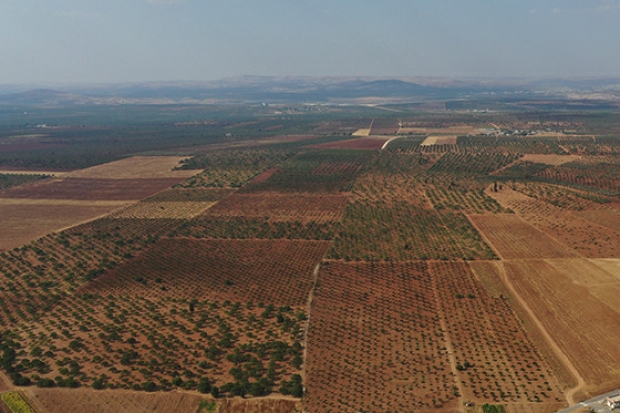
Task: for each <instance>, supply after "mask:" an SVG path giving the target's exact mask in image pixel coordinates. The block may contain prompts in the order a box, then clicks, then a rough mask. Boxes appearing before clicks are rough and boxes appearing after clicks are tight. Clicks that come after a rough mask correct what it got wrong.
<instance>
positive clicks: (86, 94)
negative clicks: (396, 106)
mask: <svg viewBox="0 0 620 413" xmlns="http://www.w3.org/2000/svg"><path fill="white" fill-rule="evenodd" d="M420 80H421V82H420V83H418V82H413V81H409V80H405V79H402V78H400V79H399V78H346V77H343V78H338V77H325V78H313V77H269V76H241V77H235V78H228V79H222V80H219V81H210V82H192V81H178V82H142V83H127V84H109V85H101V84H99V85H97V84H95V85H82V86H75V85H74V86H62V87H58V88H53V89H52V88H40V87H37V88H35V89H33V90H27V91H21V92H15V90H16V89H17V87H15V86H10V85H4V87H3V88H1V89H0V91H2V90H8V91H10V93H4V94H1V93H0V105H18V106H20V105H23V106H28V105H33V106H67V105H69V106H70V105H97V104H201V103H291V102H298V103H299V102H303V103H360V102H364V103H368V102H369V101H376V102H384V101H387V102H416V101H427V100H437V99H461V98H471V97H475V96H490V95H518V96H519V97H521V98H522V97H524V96H526V95H532V96H539V97H540V96H544V97H545V98H553V97H554V96H555V97H559V98H565V97H567V96H568V97H570V96H571V93H572V94H573V95H574V94H575V93H581V94H582V96H583V94H584V93H586V94H587V93H602V92H604V93H606V96H611V97H612V98H614V99H615V98H617V97H620V96H616V95H620V79H591V80H587V79H586V80H561V79H559V80H558V79H547V80H528V81H522V82H521V83H519V82H518V81H517V80H514V79H510V80H506V81H504V82H501V81H498V80H495V81H493V80H490V81H489V80H469V81H468V80H456V79H449V78H446V79H439V78H429V79H420Z"/></svg>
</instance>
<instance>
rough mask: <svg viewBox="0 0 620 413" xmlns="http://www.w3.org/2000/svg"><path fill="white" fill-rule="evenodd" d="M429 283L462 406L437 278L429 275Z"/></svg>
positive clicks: (460, 387)
mask: <svg viewBox="0 0 620 413" xmlns="http://www.w3.org/2000/svg"><path fill="white" fill-rule="evenodd" d="M431 283H432V285H433V295H434V298H435V306H436V308H437V315H438V316H439V325H440V326H441V331H442V333H443V339H444V342H445V345H446V353H447V354H448V359H449V360H450V369H451V370H452V376H453V377H454V384H455V385H456V387H457V388H458V391H459V397H458V401H459V403H458V405H459V406H464V403H463V401H464V400H463V397H464V394H465V393H464V392H463V385H462V383H461V381H460V380H459V379H458V377H459V376H458V369H457V368H456V358H455V356H454V354H455V351H454V347H453V346H452V339H451V337H450V333H449V330H448V323H447V322H446V314H445V312H444V310H443V307H442V306H441V299H440V297H439V290H438V287H437V280H436V279H435V276H433V277H431ZM459 411H463V409H462V408H459Z"/></svg>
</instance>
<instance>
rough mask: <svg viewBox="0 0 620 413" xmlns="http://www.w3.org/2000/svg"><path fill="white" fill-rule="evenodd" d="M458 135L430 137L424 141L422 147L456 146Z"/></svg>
mask: <svg viewBox="0 0 620 413" xmlns="http://www.w3.org/2000/svg"><path fill="white" fill-rule="evenodd" d="M456 138H457V137H456V135H451V136H429V137H427V138H426V139H424V142H422V143H421V144H420V146H430V145H456Z"/></svg>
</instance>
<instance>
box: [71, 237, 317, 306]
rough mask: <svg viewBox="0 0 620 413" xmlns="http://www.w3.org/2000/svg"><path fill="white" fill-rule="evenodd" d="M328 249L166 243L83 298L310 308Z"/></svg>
mask: <svg viewBox="0 0 620 413" xmlns="http://www.w3.org/2000/svg"><path fill="white" fill-rule="evenodd" d="M328 247H329V242H325V241H288V240H191V239H162V240H160V241H159V242H158V243H157V244H156V245H155V246H154V247H152V248H150V249H149V250H147V251H146V252H144V253H142V254H141V255H139V256H138V257H136V258H134V259H131V260H129V261H126V262H125V263H124V264H122V265H120V266H119V267H117V268H115V269H114V270H112V271H110V272H108V273H107V274H105V275H103V276H101V277H99V278H97V279H96V280H95V281H93V282H92V283H90V284H88V285H87V286H85V287H82V288H81V289H80V292H103V293H105V294H106V295H107V294H113V295H121V294H123V295H127V294H129V295H139V296H142V297H177V298H179V297H181V298H190V299H191V298H200V299H216V300H226V299H229V300H232V301H242V302H247V301H252V302H254V303H258V302H264V303H270V304H274V305H304V304H305V303H306V300H307V298H308V293H309V291H310V288H311V286H312V274H313V271H314V268H315V266H316V265H317V263H318V262H319V261H320V259H321V257H322V256H323V255H324V254H325V252H326V251H327V248H328ZM138 277H140V278H138Z"/></svg>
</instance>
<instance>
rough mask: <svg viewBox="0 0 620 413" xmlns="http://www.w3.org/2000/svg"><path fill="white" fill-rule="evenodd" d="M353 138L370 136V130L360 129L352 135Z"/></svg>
mask: <svg viewBox="0 0 620 413" xmlns="http://www.w3.org/2000/svg"><path fill="white" fill-rule="evenodd" d="M351 135H352V136H368V135H370V129H358V130H357V131H355V132H353V133H352V134H351Z"/></svg>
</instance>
